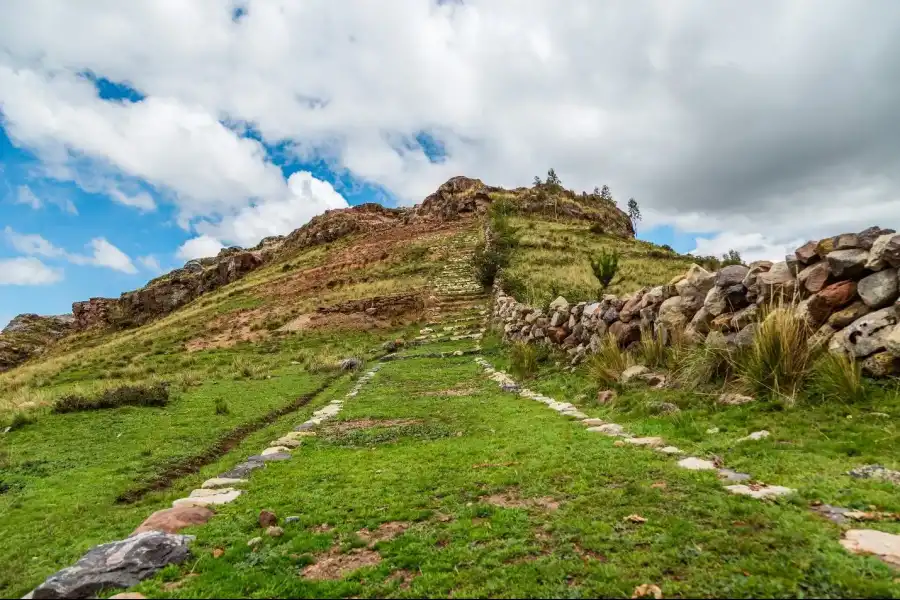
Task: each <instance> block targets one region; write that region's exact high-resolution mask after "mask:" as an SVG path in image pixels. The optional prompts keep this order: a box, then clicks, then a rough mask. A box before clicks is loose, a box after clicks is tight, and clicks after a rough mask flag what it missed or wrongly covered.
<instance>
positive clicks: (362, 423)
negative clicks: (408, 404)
mask: <svg viewBox="0 0 900 600" xmlns="http://www.w3.org/2000/svg"><path fill="white" fill-rule="evenodd" d="M420 423H424V421H422V419H383V420H378V419H356V420H355V421H341V422H339V423H334V424H332V425H329V426H328V428H327V429H326V430H325V431H326V433H343V432H345V431H356V430H358V429H372V428H373V427H402V426H404V425H419V424H420Z"/></svg>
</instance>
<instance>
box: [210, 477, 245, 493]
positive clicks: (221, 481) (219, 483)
mask: <svg viewBox="0 0 900 600" xmlns="http://www.w3.org/2000/svg"><path fill="white" fill-rule="evenodd" d="M242 483H247V480H246V479H240V478H237V477H213V478H212V479H207V480H206V481H204V482H203V485H201V486H200V487H201V488H206V489H208V490H211V489H215V488H223V487H232V486H235V485H241V484H242Z"/></svg>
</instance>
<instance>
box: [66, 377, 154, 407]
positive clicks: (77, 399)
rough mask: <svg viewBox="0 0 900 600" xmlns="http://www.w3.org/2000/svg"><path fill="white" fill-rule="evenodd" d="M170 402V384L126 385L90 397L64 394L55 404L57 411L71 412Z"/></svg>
mask: <svg viewBox="0 0 900 600" xmlns="http://www.w3.org/2000/svg"><path fill="white" fill-rule="evenodd" d="M168 403H169V386H168V384H165V383H159V384H156V385H124V386H121V387H117V388H112V389H109V390H106V391H103V392H101V393H99V394H98V395H96V396H93V397H89V396H83V395H80V394H70V395H68V396H63V397H62V398H60V399H59V400H57V401H56V404H55V405H54V406H53V412H55V413H71V412H79V411H85V410H101V409H106V408H119V407H120V406H157V407H159V406H165V405H166V404H168Z"/></svg>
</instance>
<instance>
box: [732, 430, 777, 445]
mask: <svg viewBox="0 0 900 600" xmlns="http://www.w3.org/2000/svg"><path fill="white" fill-rule="evenodd" d="M769 435H770V434H769V432H768V431H766V430H765V429H763V430H762V431H754V432H753V433H751V434H750V435H748V436H747V437H742V438H741V439H739V440H738V441H739V442H758V441H759V440H764V439H766V438H767V437H769Z"/></svg>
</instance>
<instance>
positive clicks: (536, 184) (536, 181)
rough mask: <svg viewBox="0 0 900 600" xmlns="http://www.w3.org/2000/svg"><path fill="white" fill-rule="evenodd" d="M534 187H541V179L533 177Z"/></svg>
mask: <svg viewBox="0 0 900 600" xmlns="http://www.w3.org/2000/svg"><path fill="white" fill-rule="evenodd" d="M534 185H535V186H538V185H541V178H540V177H538V176H537V175H535V176H534Z"/></svg>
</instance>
